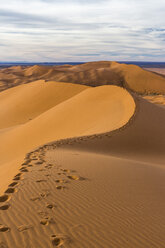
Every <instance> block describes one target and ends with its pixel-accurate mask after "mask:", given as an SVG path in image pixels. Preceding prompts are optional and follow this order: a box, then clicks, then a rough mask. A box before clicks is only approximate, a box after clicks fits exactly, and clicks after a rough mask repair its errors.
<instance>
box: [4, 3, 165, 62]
mask: <svg viewBox="0 0 165 248" xmlns="http://www.w3.org/2000/svg"><path fill="white" fill-rule="evenodd" d="M164 12H165V2H164V0H157V2H156V1H153V0H150V1H149V0H143V1H142V0H138V1H137V0H132V1H131V0H102V1H101V0H95V1H94V0H88V1H87V0H28V1H25V0H6V1H1V4H0V54H1V61H2V60H3V61H9V60H10V61H15V60H17V61H18V60H19V61H21V60H22V61H23V60H24V61H25V60H26V61H34V60H35V61H87V60H101V59H103V60H104V59H108V60H140V58H143V60H153V61H156V60H157V61H163V60H164V57H165V48H164V42H165V19H164V14H165V13H164Z"/></svg>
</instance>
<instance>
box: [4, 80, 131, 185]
mask: <svg viewBox="0 0 165 248" xmlns="http://www.w3.org/2000/svg"><path fill="white" fill-rule="evenodd" d="M36 84H39V85H38V86H39V87H40V84H41V82H38V83H36ZM50 85H51V87H54V86H53V85H52V84H51V83H50ZM64 85H66V87H67V89H68V88H69V84H68V83H67V84H65V83H64ZM64 85H63V87H61V88H60V89H58V91H57V92H58V94H59V95H57V100H58V101H57V100H54V106H53V102H52V104H51V105H50V106H49V109H46V110H45V111H43V106H42V105H45V101H43V102H42V101H40V107H39V106H38V108H39V109H40V110H42V111H43V112H42V111H41V112H42V113H40V114H39V115H38V116H36V117H35V118H34V119H33V120H29V121H27V122H25V123H24V124H22V115H21V114H20V109H18V113H17V109H15V115H16V116H17V126H15V127H10V128H9V129H8V130H6V129H1V132H0V139H1V143H0V157H1V161H0V163H1V165H2V164H3V167H4V165H5V166H6V167H5V168H6V174H7V175H6V177H4V180H6V181H7V182H8V180H9V178H11V174H10V173H8V172H9V170H11V167H10V169H9V167H8V165H9V164H10V163H12V175H13V174H14V173H15V172H16V171H17V169H18V167H19V164H18V161H17V159H18V158H20V159H23V157H24V156H25V154H26V153H27V152H28V151H30V150H32V149H34V148H35V147H37V146H40V145H43V144H45V143H47V142H51V141H54V140H59V139H65V138H69V137H76V136H83V135H90V134H96V133H103V132H108V131H112V130H115V129H118V128H120V127H122V126H123V125H125V124H126V123H127V122H128V121H129V119H130V118H131V117H132V116H133V114H134V111H135V102H134V99H133V97H132V96H131V95H130V94H129V93H128V92H127V91H126V90H125V89H123V88H121V87H117V86H100V87H95V88H88V87H86V86H79V87H80V88H77V87H78V86H77V85H73V84H71V85H70V87H72V88H73V91H72V92H76V89H77V94H75V95H73V94H72V95H70V98H69V97H68V95H67V94H68V92H67V90H66V92H65V94H66V96H67V97H64V95H63V94H61V93H60V90H61V92H62V93H64V90H63V88H64V87H65V86H64ZM20 87H22V86H18V87H16V88H15V89H14V90H15V95H17V92H16V91H17V89H18V92H19V91H20ZM29 87H30V88H31V93H32V94H31V97H32V99H33V100H34V94H33V90H34V85H33V83H32V84H29V85H27V86H26V87H25V88H26V89H27V92H29V91H30V89H29ZM47 87H48V86H47ZM84 87H86V89H84ZM23 88H24V86H23ZM74 88H76V89H75V90H74ZM80 89H81V90H80ZM80 91H81V92H80ZM6 92H7V91H6ZM21 92H22V91H21ZM44 92H45V94H46V95H47V94H48V93H49V91H48V92H47V91H44ZM7 93H10V91H9V92H7ZM28 94H29V93H28ZM1 95H4V92H2V93H1V94H0V98H1ZM8 96H9V98H10V97H11V103H12V98H13V95H12V94H11V95H10V94H8ZM29 96H30V94H29ZM59 96H60V97H59ZM45 97H46V96H45ZM58 97H59V99H58ZM9 98H8V99H7V100H8V101H9V102H10V99H9ZM22 98H24V95H22ZM67 98H69V99H67ZM15 99H16V98H14V100H15ZM60 99H61V100H60ZM4 100H5V101H6V98H5V97H4ZM22 100H23V99H22ZM62 100H63V101H62ZM28 101H30V99H29V100H28ZM60 101H61V103H60ZM58 103H59V104H58ZM10 108H11V105H9V110H7V106H6V111H9V113H10V111H11V109H10ZM35 108H36V105H35V104H33V105H32V106H31V108H30V109H29V108H28V109H26V111H27V113H28V114H29V113H30V112H31V113H32V114H34V113H36V109H35ZM29 111H30V112H29ZM19 114H20V123H19V118H18V117H19ZM25 114H26V113H24V115H25ZM9 120H10V118H9ZM13 161H17V163H15V162H13ZM13 163H14V164H13ZM7 168H8V169H9V170H8V169H7ZM14 168H15V170H14ZM13 172H14V173H13ZM2 183H3V182H2ZM4 185H5V184H4Z"/></svg>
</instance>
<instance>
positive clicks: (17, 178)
mask: <svg viewBox="0 0 165 248" xmlns="http://www.w3.org/2000/svg"><path fill="white" fill-rule="evenodd" d="M13 180H14V181H19V180H21V177H14V178H13Z"/></svg>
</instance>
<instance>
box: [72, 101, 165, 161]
mask: <svg viewBox="0 0 165 248" xmlns="http://www.w3.org/2000/svg"><path fill="white" fill-rule="evenodd" d="M78 147H79V148H80V149H85V150H88V151H93V152H97V153H98V152H101V153H104V154H109V155H112V156H117V157H125V158H128V159H133V160H141V161H146V162H150V163H156V164H159V163H160V164H161V165H164V161H165V109H164V108H162V107H160V106H156V105H154V104H152V103H149V102H147V101H146V100H144V99H142V98H138V99H137V111H136V115H135V117H134V119H133V121H132V122H131V123H129V125H128V126H127V127H126V128H123V129H122V130H118V131H117V132H114V133H113V132H112V133H109V134H105V135H102V136H101V137H100V139H97V138H95V137H93V139H90V140H88V142H85V143H84V144H83V143H82V144H81V145H80V146H79V145H78V144H77V145H75V148H78Z"/></svg>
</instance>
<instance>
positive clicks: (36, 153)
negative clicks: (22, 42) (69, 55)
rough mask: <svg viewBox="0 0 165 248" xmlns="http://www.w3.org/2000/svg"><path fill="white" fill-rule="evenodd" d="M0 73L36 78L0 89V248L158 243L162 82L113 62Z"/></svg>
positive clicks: (161, 237)
mask: <svg viewBox="0 0 165 248" xmlns="http://www.w3.org/2000/svg"><path fill="white" fill-rule="evenodd" d="M54 70H56V71H58V73H57V72H56V73H57V74H58V77H59V78H60V77H61V78H60V79H59V81H60V80H61V81H62V79H63V81H65V82H59V81H58V80H56V81H54V80H55V76H57V75H56V73H55V74H54ZM1 73H2V74H3V75H2V76H1V77H0V80H1V79H3V76H4V74H5V75H7V74H8V78H9V79H8V80H9V81H10V80H12V77H18V78H19V79H20V81H21V80H22V79H25V78H26V79H28V80H30V79H33V80H37V79H39V80H37V81H33V82H31V83H30V82H29V81H27V82H28V83H27V82H26V80H25V81H24V83H22V82H21V83H19V82H17V84H18V86H16V87H14V88H10V87H11V85H9V86H8V88H9V89H6V90H4V89H5V88H3V91H2V92H1V93H0V120H1V121H0V248H49V247H50V248H51V247H61V248H62V247H64V248H72V247H73V248H81V247H82V248H111V247H112V248H134V247H136V248H165V231H164V230H165V200H164V199H165V167H164V166H165V108H164V107H163V106H164V105H163V104H164V100H163V99H164V89H165V83H164V78H163V77H161V76H159V75H157V74H155V73H151V72H147V71H145V70H142V69H141V68H139V67H136V66H127V65H124V64H118V63H116V62H96V63H95V62H93V63H87V64H84V65H79V66H67V65H66V66H62V67H61V66H59V67H56V68H54V67H43V68H41V67H39V66H34V67H29V68H22V67H12V68H7V69H3V70H1ZM43 75H46V76H44V77H45V78H43ZM50 75H51V76H52V78H51V77H50ZM54 75H55V76H54ZM75 75H77V78H76V77H75ZM46 77H49V81H45V80H47V78H46ZM53 77H54V78H53ZM108 77H109V78H108ZM56 78H57V77H56ZM101 78H102V81H101ZM64 79H66V80H64ZM119 79H120V80H119ZM52 80H53V81H52ZM67 80H68V81H67ZM69 80H70V81H69ZM74 80H75V81H74ZM92 80H93V81H92ZM94 80H95V81H94ZM106 80H107V81H106ZM109 80H110V81H109ZM113 80H114V81H113ZM9 81H8V83H9V84H10V82H9ZM57 81H58V82H57ZM12 82H14V81H12ZM94 82H95V83H94ZM109 82H111V83H109ZM26 83H27V84H26ZM19 84H21V85H19ZM104 84H106V85H104ZM107 84H108V85H107ZM109 84H115V85H109ZM94 85H95V86H97V85H98V86H97V87H91V86H94ZM121 86H123V87H124V88H123V87H121ZM125 88H126V89H125ZM127 89H129V90H131V89H132V91H133V92H135V91H136V94H135V93H133V92H132V93H131V92H129V91H128V90H127ZM137 92H139V93H140V94H141V93H145V94H146V93H147V94H149V93H159V95H156V96H155V95H151V94H150V95H148V96H143V98H142V97H141V96H138V95H137ZM162 102H163V103H162Z"/></svg>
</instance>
